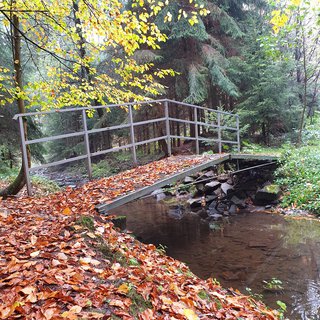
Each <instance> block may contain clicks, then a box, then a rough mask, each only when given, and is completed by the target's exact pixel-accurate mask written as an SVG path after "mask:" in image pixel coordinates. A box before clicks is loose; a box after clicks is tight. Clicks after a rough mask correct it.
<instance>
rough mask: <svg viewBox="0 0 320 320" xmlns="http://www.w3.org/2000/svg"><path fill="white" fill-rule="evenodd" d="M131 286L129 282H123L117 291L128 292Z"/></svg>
mask: <svg viewBox="0 0 320 320" xmlns="http://www.w3.org/2000/svg"><path fill="white" fill-rule="evenodd" d="M129 290H130V288H129V286H128V284H127V283H123V284H122V285H121V286H120V287H119V288H118V289H117V292H119V293H123V294H127V293H128V292H129Z"/></svg>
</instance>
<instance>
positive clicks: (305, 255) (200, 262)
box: [110, 198, 320, 320]
mask: <svg viewBox="0 0 320 320" xmlns="http://www.w3.org/2000/svg"><path fill="white" fill-rule="evenodd" d="M110 213H112V214H116V215H125V216H126V217H127V229H128V230H130V231H132V232H133V234H134V235H135V236H136V237H137V238H138V239H139V240H140V241H142V242H144V243H153V244H155V245H156V246H158V245H159V244H161V245H163V246H166V252H167V254H168V255H169V256H171V257H173V258H176V259H178V260H180V261H183V262H185V263H186V264H187V265H188V266H189V267H190V269H191V271H192V272H193V273H194V274H196V275H197V276H199V277H200V278H202V279H206V278H208V277H212V278H216V279H217V280H218V281H219V282H220V283H221V285H222V286H224V287H227V288H230V287H232V288H234V289H239V290H240V291H241V292H242V293H244V294H249V292H250V293H251V294H255V295H256V297H257V295H260V298H261V300H262V301H263V302H265V303H266V304H267V305H268V306H270V307H272V308H278V305H277V303H276V301H277V300H280V301H282V302H284V303H285V304H286V305H287V313H286V314H285V315H286V317H287V318H288V319H290V320H295V319H304V320H310V319H312V320H313V319H320V223H319V222H317V221H311V220H305V219H293V218H284V217H283V216H282V215H275V214H267V213H263V212H260V213H250V212H248V211H243V212H241V213H238V214H235V215H233V216H229V217H225V218H224V220H223V221H220V222H215V223H211V224H209V223H208V222H206V221H204V220H202V219H201V218H200V217H199V215H198V214H196V213H193V212H192V211H190V210H188V209H183V208H181V207H175V208H172V206H169V205H168V204H166V203H164V202H162V201H158V202H157V201H156V199H154V198H146V199H141V200H138V201H134V202H131V203H129V204H126V205H123V206H121V207H119V208H117V209H113V210H112V212H110ZM279 281H281V282H279ZM258 297H259V296H258Z"/></svg>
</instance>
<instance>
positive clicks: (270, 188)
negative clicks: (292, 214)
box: [264, 184, 280, 194]
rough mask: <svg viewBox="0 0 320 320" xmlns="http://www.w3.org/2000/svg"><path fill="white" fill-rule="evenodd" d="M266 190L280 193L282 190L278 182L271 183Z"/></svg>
mask: <svg viewBox="0 0 320 320" xmlns="http://www.w3.org/2000/svg"><path fill="white" fill-rule="evenodd" d="M264 190H265V191H266V192H269V193H274V194H278V193H279V192H280V187H279V186H278V185H277V184H270V185H268V186H265V187H264Z"/></svg>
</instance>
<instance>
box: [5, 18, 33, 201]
mask: <svg viewBox="0 0 320 320" xmlns="http://www.w3.org/2000/svg"><path fill="white" fill-rule="evenodd" d="M12 23H13V25H12V26H11V29H12V33H13V65H14V71H15V85H16V86H17V87H18V88H19V89H20V90H21V91H23V87H22V68H21V35H20V33H19V28H20V25H19V17H18V16H17V15H15V14H13V18H12ZM17 105H18V110H19V113H25V112H26V109H25V105H24V100H23V99H21V98H17ZM23 126H24V135H25V138H27V122H26V121H24V122H23ZM27 159H28V167H30V166H31V155H30V150H29V148H27ZM23 161H24V160H23V159H22V165H21V168H20V171H19V174H18V176H17V177H16V178H15V180H14V181H13V182H12V183H11V184H10V185H9V186H8V187H6V188H5V189H4V190H1V191H0V196H2V197H6V196H9V195H15V194H17V193H18V192H19V191H20V190H21V189H22V188H23V186H24V185H25V184H26V178H25V175H24V170H23Z"/></svg>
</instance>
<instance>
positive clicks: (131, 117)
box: [128, 105, 137, 164]
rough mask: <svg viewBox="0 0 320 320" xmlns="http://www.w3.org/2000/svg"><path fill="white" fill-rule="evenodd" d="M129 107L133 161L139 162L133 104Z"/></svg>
mask: <svg viewBox="0 0 320 320" xmlns="http://www.w3.org/2000/svg"><path fill="white" fill-rule="evenodd" d="M128 108H129V122H130V136H131V145H132V159H133V163H134V164H137V153H136V142H135V137H134V126H133V114H132V106H131V105H129V106H128Z"/></svg>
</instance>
